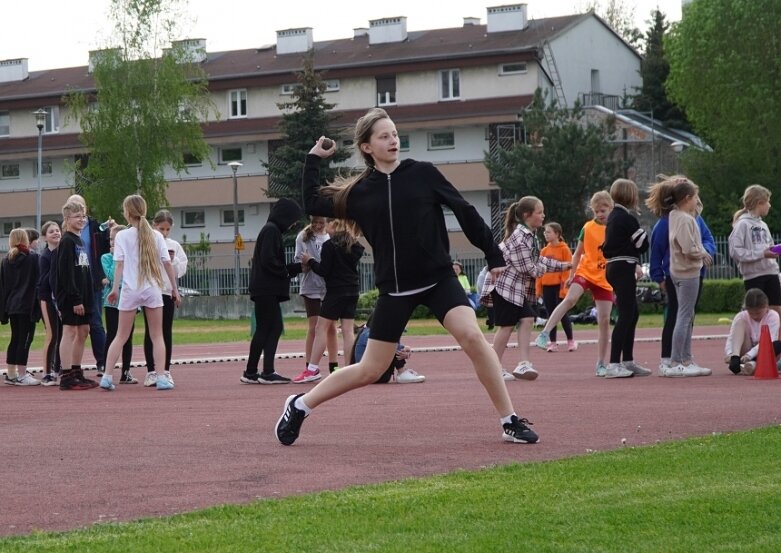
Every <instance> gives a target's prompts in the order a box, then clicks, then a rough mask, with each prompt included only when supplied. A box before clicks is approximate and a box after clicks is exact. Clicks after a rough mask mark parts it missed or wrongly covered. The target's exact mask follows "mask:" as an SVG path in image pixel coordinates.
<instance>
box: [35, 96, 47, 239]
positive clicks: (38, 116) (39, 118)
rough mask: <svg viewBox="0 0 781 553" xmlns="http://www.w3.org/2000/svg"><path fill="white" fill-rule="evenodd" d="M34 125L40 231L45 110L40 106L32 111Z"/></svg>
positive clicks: (38, 226)
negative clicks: (36, 144) (36, 150)
mask: <svg viewBox="0 0 781 553" xmlns="http://www.w3.org/2000/svg"><path fill="white" fill-rule="evenodd" d="M33 115H35V126H36V127H38V190H37V191H36V194H35V229H36V230H37V231H38V232H40V231H41V173H42V172H43V126H44V125H45V124H46V110H45V109H43V108H41V109H39V110H37V111H34V112H33Z"/></svg>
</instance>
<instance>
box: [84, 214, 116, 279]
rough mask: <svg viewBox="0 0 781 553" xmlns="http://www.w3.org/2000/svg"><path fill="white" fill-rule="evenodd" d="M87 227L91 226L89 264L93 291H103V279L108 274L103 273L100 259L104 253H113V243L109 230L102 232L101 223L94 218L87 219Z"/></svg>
mask: <svg viewBox="0 0 781 553" xmlns="http://www.w3.org/2000/svg"><path fill="white" fill-rule="evenodd" d="M87 225H88V226H89V235H90V248H89V250H90V251H89V264H90V273H91V274H92V289H93V290H102V289H103V279H104V278H106V274H105V273H104V272H103V263H101V261H100V258H101V257H102V256H103V254H104V253H109V252H110V251H111V241H110V239H109V232H110V231H109V230H108V229H106V230H100V221H96V220H95V219H93V218H92V217H87Z"/></svg>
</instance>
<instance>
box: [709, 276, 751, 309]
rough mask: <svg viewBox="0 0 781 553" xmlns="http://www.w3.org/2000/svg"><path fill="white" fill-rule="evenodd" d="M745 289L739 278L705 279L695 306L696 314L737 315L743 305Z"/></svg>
mask: <svg viewBox="0 0 781 553" xmlns="http://www.w3.org/2000/svg"><path fill="white" fill-rule="evenodd" d="M745 294H746V289H745V288H744V287H743V281H742V280H741V279H739V278H733V279H730V280H721V279H720V280H716V279H712V280H711V279H706V280H705V281H704V282H703V286H702V296H700V303H699V304H698V305H697V312H698V313H737V312H738V311H740V310H741V307H742V305H743V296H744V295H745Z"/></svg>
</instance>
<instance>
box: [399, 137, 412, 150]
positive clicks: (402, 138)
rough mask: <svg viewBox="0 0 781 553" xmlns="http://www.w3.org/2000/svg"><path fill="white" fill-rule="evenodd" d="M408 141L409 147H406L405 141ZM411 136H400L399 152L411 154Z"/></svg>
mask: <svg viewBox="0 0 781 553" xmlns="http://www.w3.org/2000/svg"><path fill="white" fill-rule="evenodd" d="M405 139H406V141H407V145H406V146H405V145H404V141H405ZM409 142H410V140H409V135H408V134H400V135H399V151H400V152H409Z"/></svg>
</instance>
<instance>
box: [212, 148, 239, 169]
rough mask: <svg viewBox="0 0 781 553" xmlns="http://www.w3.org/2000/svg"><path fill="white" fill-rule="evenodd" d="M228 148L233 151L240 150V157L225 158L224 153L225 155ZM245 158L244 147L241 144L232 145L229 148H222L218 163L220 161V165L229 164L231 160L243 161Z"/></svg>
mask: <svg viewBox="0 0 781 553" xmlns="http://www.w3.org/2000/svg"><path fill="white" fill-rule="evenodd" d="M226 150H231V151H232V150H238V151H239V153H240V155H239V157H238V159H225V158H224V157H223V155H224V152H225V151H226ZM243 160H244V150H243V149H242V147H241V146H231V147H228V148H220V157H219V160H218V161H217V163H218V165H227V164H228V163H230V162H231V161H243Z"/></svg>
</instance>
